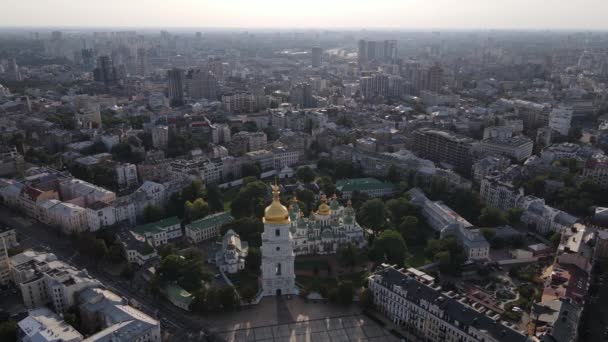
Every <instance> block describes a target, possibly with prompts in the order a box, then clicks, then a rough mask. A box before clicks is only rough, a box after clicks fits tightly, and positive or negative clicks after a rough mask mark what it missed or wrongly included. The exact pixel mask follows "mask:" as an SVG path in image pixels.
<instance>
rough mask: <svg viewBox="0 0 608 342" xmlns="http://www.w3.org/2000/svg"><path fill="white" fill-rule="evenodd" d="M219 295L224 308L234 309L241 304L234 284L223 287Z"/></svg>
mask: <svg viewBox="0 0 608 342" xmlns="http://www.w3.org/2000/svg"><path fill="white" fill-rule="evenodd" d="M218 296H219V300H220V304H221V305H222V308H223V309H224V310H232V309H234V308H235V307H236V306H237V305H238V304H239V302H238V297H237V296H236V292H235V291H234V287H232V286H223V287H221V288H220V289H219V293H218Z"/></svg>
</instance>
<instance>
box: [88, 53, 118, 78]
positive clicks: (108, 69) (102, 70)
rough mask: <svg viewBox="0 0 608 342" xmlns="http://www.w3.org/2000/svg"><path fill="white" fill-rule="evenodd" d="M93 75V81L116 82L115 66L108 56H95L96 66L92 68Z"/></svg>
mask: <svg viewBox="0 0 608 342" xmlns="http://www.w3.org/2000/svg"><path fill="white" fill-rule="evenodd" d="M93 76H94V78H95V81H97V82H103V83H104V84H105V85H112V84H115V83H116V81H117V76H116V68H115V67H114V62H113V61H112V58H110V56H99V57H98V58H97V68H95V70H93Z"/></svg>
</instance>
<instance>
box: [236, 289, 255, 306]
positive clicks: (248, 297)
mask: <svg viewBox="0 0 608 342" xmlns="http://www.w3.org/2000/svg"><path fill="white" fill-rule="evenodd" d="M239 294H240V295H241V298H242V299H243V301H244V302H246V303H251V301H253V300H254V299H255V295H256V294H257V291H256V289H255V288H254V287H253V286H248V285H246V286H243V288H242V289H241V291H240V292H239Z"/></svg>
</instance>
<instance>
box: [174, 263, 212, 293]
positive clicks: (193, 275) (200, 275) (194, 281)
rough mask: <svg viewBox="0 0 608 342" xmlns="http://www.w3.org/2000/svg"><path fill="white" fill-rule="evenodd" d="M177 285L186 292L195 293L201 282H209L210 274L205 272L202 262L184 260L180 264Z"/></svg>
mask: <svg viewBox="0 0 608 342" xmlns="http://www.w3.org/2000/svg"><path fill="white" fill-rule="evenodd" d="M179 272H180V279H179V282H178V283H179V285H180V286H181V287H183V288H184V289H186V290H187V291H195V290H197V289H199V288H200V287H201V286H202V281H203V280H210V279H211V274H210V273H209V272H208V271H206V270H205V267H204V266H203V262H202V261H201V260H197V259H186V260H184V262H183V263H182V264H181V268H180V270H179Z"/></svg>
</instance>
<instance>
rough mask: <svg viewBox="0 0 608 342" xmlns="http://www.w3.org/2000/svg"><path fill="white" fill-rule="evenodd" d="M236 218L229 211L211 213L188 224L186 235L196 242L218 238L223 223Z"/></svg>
mask: <svg viewBox="0 0 608 342" xmlns="http://www.w3.org/2000/svg"><path fill="white" fill-rule="evenodd" d="M233 220H234V218H233V217H232V216H231V215H230V214H229V213H227V212H223V213H217V214H213V215H209V216H207V217H204V218H202V219H200V220H196V221H193V222H192V223H189V224H187V225H186V236H187V237H188V239H189V240H191V241H192V242H194V243H199V242H201V241H205V240H209V239H213V238H216V237H217V236H219V235H220V228H221V227H222V225H224V224H226V223H229V222H232V221H233Z"/></svg>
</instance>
